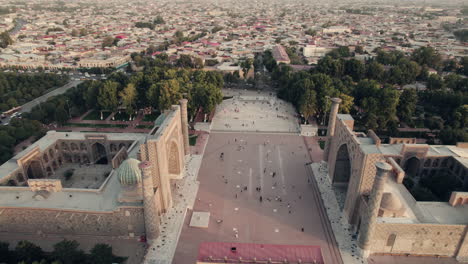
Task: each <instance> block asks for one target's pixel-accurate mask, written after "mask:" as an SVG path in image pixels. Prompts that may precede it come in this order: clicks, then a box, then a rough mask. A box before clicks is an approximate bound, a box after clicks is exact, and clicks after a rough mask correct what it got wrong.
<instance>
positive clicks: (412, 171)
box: [405, 157, 421, 177]
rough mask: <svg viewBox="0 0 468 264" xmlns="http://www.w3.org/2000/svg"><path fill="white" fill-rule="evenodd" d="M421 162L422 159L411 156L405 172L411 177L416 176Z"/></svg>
mask: <svg viewBox="0 0 468 264" xmlns="http://www.w3.org/2000/svg"><path fill="white" fill-rule="evenodd" d="M420 164H421V161H420V160H419V159H418V158H416V157H412V158H409V159H408V160H407V161H406V163H405V173H406V174H407V175H408V176H411V177H414V176H416V175H417V174H418V171H419V167H420Z"/></svg>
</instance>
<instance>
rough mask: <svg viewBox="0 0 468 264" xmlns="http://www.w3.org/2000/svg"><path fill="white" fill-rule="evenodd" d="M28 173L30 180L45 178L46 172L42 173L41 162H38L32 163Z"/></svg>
mask: <svg viewBox="0 0 468 264" xmlns="http://www.w3.org/2000/svg"><path fill="white" fill-rule="evenodd" d="M26 172H27V174H28V179H41V178H44V172H43V171H42V166H41V162H40V161H38V160H33V161H31V163H29V166H28V169H27V170H26Z"/></svg>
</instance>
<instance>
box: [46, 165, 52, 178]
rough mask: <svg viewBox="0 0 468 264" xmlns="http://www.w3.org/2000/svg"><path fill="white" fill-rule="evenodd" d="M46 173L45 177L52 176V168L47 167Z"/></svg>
mask: <svg viewBox="0 0 468 264" xmlns="http://www.w3.org/2000/svg"><path fill="white" fill-rule="evenodd" d="M46 172H47V176H52V174H53V173H52V168H51V167H50V166H49V167H47V169H46Z"/></svg>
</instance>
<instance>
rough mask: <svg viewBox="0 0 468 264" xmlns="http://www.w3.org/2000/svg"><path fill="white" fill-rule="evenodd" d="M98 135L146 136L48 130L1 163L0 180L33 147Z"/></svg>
mask: <svg viewBox="0 0 468 264" xmlns="http://www.w3.org/2000/svg"><path fill="white" fill-rule="evenodd" d="M93 135H95V136H100V135H105V136H106V137H107V139H108V140H111V141H112V140H115V141H119V140H130V141H137V140H142V139H144V138H145V137H146V134H142V133H87V132H57V131H54V130H52V131H49V132H47V134H46V135H45V136H43V137H42V138H41V139H39V140H38V141H36V142H34V143H33V144H32V145H30V146H29V147H27V148H26V149H24V150H22V151H21V152H19V153H18V154H16V155H15V156H14V157H13V158H11V159H9V160H8V161H7V162H5V163H3V164H2V165H1V166H0V180H1V179H2V178H3V177H7V176H8V175H10V174H11V173H13V172H14V171H15V170H17V169H18V168H19V167H18V160H19V159H21V158H22V157H23V156H25V155H26V154H28V153H29V152H31V151H32V150H33V149H34V148H36V147H39V150H40V151H44V150H45V149H47V148H48V147H50V146H51V145H52V144H54V143H55V142H57V140H85V139H86V138H85V137H86V136H93Z"/></svg>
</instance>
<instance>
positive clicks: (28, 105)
mask: <svg viewBox="0 0 468 264" xmlns="http://www.w3.org/2000/svg"><path fill="white" fill-rule="evenodd" d="M82 82H83V81H81V80H75V81H70V82H69V83H67V84H65V85H64V86H62V87H59V88H57V89H54V90H52V91H50V92H48V93H46V94H44V95H42V96H39V97H38V98H36V99H34V100H32V101H30V102H28V103H26V104H24V105H22V106H21V110H19V111H18V112H19V113H26V112H30V111H31V110H32V109H33V108H34V106H36V105H38V104H39V103H43V102H45V101H47V99H49V97H52V96H56V95H59V94H63V93H65V92H66V91H67V90H68V89H70V88H72V87H75V86H77V85H78V84H80V83H82ZM11 118H12V117H11V116H8V117H5V118H4V119H2V123H3V124H8V123H10V120H11Z"/></svg>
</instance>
